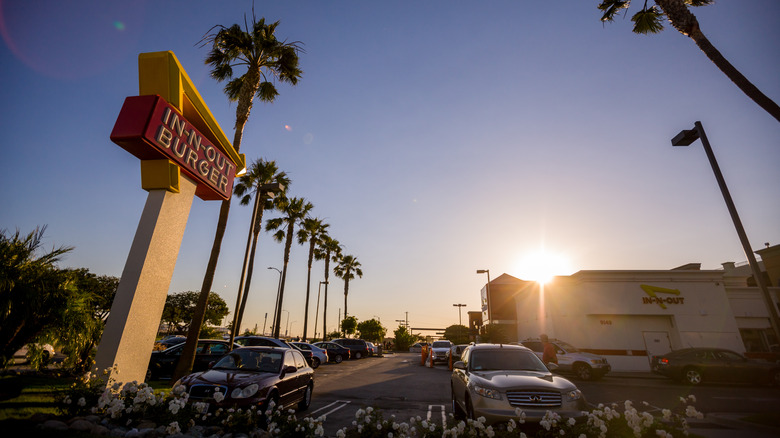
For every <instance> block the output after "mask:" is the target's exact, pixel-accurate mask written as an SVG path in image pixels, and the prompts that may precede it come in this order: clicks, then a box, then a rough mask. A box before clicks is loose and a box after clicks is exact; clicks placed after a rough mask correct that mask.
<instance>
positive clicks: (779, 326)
mask: <svg viewBox="0 0 780 438" xmlns="http://www.w3.org/2000/svg"><path fill="white" fill-rule="evenodd" d="M697 139H700V140H701V144H702V146H703V147H704V152H705V153H706V154H707V159H708V160H709V161H710V166H712V171H713V172H714V173H715V179H716V180H717V181H718V187H720V192H721V194H722V195H723V200H725V201H726V207H728V210H729V214H730V215H731V220H732V221H733V222H734V227H735V228H736V229H737V235H738V236H739V241H740V242H741V243H742V250H743V251H744V252H745V256H746V257H747V259H748V264H750V270H751V271H752V273H753V278H755V279H756V283H757V284H758V287H759V288H760V289H761V295H762V297H763V299H764V305H766V307H767V310H768V312H769V322H770V324H771V326H772V330H774V332H775V337H776V339H780V322H778V316H777V308H776V307H775V304H774V301H773V300H772V296H771V295H770V294H769V288H768V287H767V284H766V281H765V280H764V276H763V275H762V274H761V269H760V268H759V266H758V262H757V261H756V256H755V255H754V254H753V250H752V249H751V248H750V241H749V240H748V238H747V234H746V233H745V228H744V227H743V226H742V221H741V220H740V219H739V215H738V214H737V208H736V207H735V206H734V201H733V200H732V199H731V194H730V193H729V189H728V187H726V180H725V179H724V178H723V174H722V173H721V171H720V166H718V162H717V161H716V160H715V153H713V152H712V147H711V146H710V142H709V140H707V134H706V133H705V132H704V126H702V124H701V122H698V121H697V122H696V123H695V124H694V127H693V129H685V130H682V131H680V133H679V134H677V135H676V136H675V137H674V138H673V139H672V146H688V145H690V144H691V143H693V142H694V141H696V140H697Z"/></svg>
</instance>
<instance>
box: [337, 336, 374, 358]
mask: <svg viewBox="0 0 780 438" xmlns="http://www.w3.org/2000/svg"><path fill="white" fill-rule="evenodd" d="M333 342H335V343H337V344H339V345H341V346H342V347H345V348H348V349H349V357H350V359H362V358H364V357H366V356H368V344H366V341H364V340H362V339H354V338H340V339H334V340H333Z"/></svg>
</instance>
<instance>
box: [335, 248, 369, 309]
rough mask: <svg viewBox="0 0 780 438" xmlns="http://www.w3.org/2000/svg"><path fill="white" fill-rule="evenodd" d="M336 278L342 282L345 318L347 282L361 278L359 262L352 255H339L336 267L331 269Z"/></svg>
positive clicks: (361, 272) (347, 292)
mask: <svg viewBox="0 0 780 438" xmlns="http://www.w3.org/2000/svg"><path fill="white" fill-rule="evenodd" d="M333 273H334V274H336V277H339V278H341V279H342V280H344V316H347V315H348V313H347V295H348V294H349V281H350V280H352V279H354V278H355V276H356V275H357V276H358V277H361V278H362V277H363V271H362V270H361V269H360V262H359V261H358V260H357V257H355V256H353V255H341V254H340V255H339V257H338V260H337V264H336V267H335V268H333Z"/></svg>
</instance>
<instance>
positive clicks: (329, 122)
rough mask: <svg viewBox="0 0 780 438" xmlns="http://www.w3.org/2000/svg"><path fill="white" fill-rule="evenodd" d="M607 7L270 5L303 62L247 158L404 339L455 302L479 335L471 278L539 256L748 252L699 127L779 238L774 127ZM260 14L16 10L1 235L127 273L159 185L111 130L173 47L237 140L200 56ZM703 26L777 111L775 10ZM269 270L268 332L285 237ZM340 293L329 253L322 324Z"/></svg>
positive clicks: (220, 273)
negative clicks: (305, 208)
mask: <svg viewBox="0 0 780 438" xmlns="http://www.w3.org/2000/svg"><path fill="white" fill-rule="evenodd" d="M598 3H599V2H598V1H597V0H591V1H582V0H580V1H564V2H544V5H543V6H541V4H540V3H527V2H518V1H507V0H495V1H490V2H477V1H439V0H432V1H426V2H418V1H396V2H364V1H333V2H330V1H319V0H318V1H305V0H301V1H260V0H256V1H255V2H254V10H255V14H256V16H257V17H258V18H260V17H265V18H266V20H267V21H277V20H278V21H280V24H279V26H278V28H277V35H278V37H279V38H280V39H283V40H287V41H289V42H292V41H298V42H300V43H301V46H302V48H303V53H301V54H300V66H301V68H302V70H303V72H304V74H303V77H302V78H301V80H300V81H299V83H298V85H297V86H294V87H292V86H289V85H287V84H282V85H279V87H278V88H279V93H280V94H279V96H278V97H277V99H276V101H275V102H273V103H270V104H264V103H261V102H256V103H255V105H254V108H253V109H252V113H251V115H250V119H249V122H248V123H247V125H246V128H245V130H244V137H243V140H242V145H241V152H242V153H244V154H246V156H247V160H248V161H253V160H255V159H257V158H260V157H262V158H264V159H266V160H275V161H276V162H277V165H278V166H279V168H280V169H281V170H283V171H285V172H286V173H287V174H288V175H289V177H290V178H291V180H292V183H291V184H290V186H289V188H288V193H289V194H290V195H291V196H298V197H303V198H305V199H307V200H308V201H310V202H311V203H312V204H313V205H314V209H313V210H312V216H313V217H317V218H321V219H323V220H324V221H325V222H326V223H328V224H330V228H329V231H330V234H331V236H332V237H334V238H336V239H337V240H339V241H340V242H341V244H342V245H343V250H344V252H345V253H346V254H351V255H354V256H355V257H357V259H358V261H359V262H360V263H361V265H362V271H363V277H362V278H356V279H354V280H352V281H351V282H350V284H349V296H348V299H349V302H348V309H349V313H350V314H351V315H354V316H356V317H357V318H358V320H359V321H363V320H368V319H371V318H377V319H379V320H380V321H381V322H382V324H383V325H384V326H385V327H387V328H388V329H389V332H392V330H393V329H395V328H396V327H397V326H398V322H397V321H398V320H404V319H406V318H408V321H409V323H410V325H411V326H412V327H431V328H444V327H447V326H449V325H452V324H457V323H458V322H459V319H458V318H459V310H461V309H460V308H458V307H454V306H453V304H456V303H457V304H466V307H464V308H462V317H463V318H464V321H467V315H466V312H467V311H476V310H480V307H479V306H480V300H479V296H480V294H479V292H480V289H481V288H482V287H483V286H484V284H485V282H486V276H485V275H484V274H476V270H477V269H489V270H490V275H491V278H496V277H498V276H499V275H501V274H503V273H506V274H509V275H513V276H515V277H518V278H521V279H532V278H533V276H534V274H535V270H534V268H535V267H536V270H538V269H539V268H538V265H540V261H542V260H546V256H544V254H546V255H547V256H549V257H551V258H553V259H554V260H558V262H556V263H555V264H554V265H551V266H550V267H551V268H552V269H553V273H554V274H557V275H570V274H572V273H574V272H576V271H580V270H658V269H661V270H664V269H670V268H673V267H676V266H680V265H683V264H686V263H692V262H695V263H701V264H702V269H719V268H720V267H721V263H724V262H729V261H734V262H743V261H745V260H746V257H745V255H744V252H743V250H742V246H741V244H740V242H739V239H738V237H737V234H736V232H735V229H734V225H733V222H732V221H731V218H730V216H729V214H728V210H727V208H726V205H725V203H724V201H723V197H722V195H721V193H720V190H719V189H718V186H717V183H716V180H715V177H714V175H713V173H712V169H711V167H710V165H709V163H708V161H707V158H706V156H705V154H704V151H703V149H702V147H701V143H700V142H695V143H694V144H692V145H691V146H690V147H687V148H682V147H672V146H671V143H670V139H671V138H672V137H674V136H675V135H676V134H677V133H678V132H680V131H681V130H683V129H691V128H692V127H693V125H694V122H696V121H697V120H698V121H701V122H702V124H703V126H704V128H705V130H706V133H707V137H708V138H709V140H710V143H711V144H712V147H713V149H714V151H715V155H716V157H717V159H718V162H719V164H720V167H721V170H722V172H723V175H724V177H725V179H726V182H727V184H728V188H729V190H730V192H731V195H732V197H733V199H734V202H735V204H736V207H737V209H738V211H739V214H740V217H741V220H742V223H743V225H744V227H745V230H746V232H747V235H748V237H749V239H750V243H751V245H752V247H753V248H754V249H760V248H763V247H764V245H765V243H770V244H772V245H775V244H778V243H780V220H779V219H778V218H780V196H778V188H780V172H779V171H778V170H780V167H778V165H780V123H778V122H777V121H776V120H775V119H774V118H772V117H771V116H769V115H768V114H767V113H766V112H765V111H764V110H762V109H761V108H760V107H758V105H756V104H755V103H753V101H751V100H750V99H749V98H747V97H746V96H745V95H744V94H743V93H742V92H741V91H740V90H739V89H738V88H737V87H736V86H735V85H734V84H733V83H731V82H730V81H729V80H728V79H727V78H726V77H725V75H723V74H722V73H721V72H720V71H719V70H718V69H717V68H716V67H715V65H714V64H712V62H710V61H709V60H708V59H707V58H706V56H705V55H704V54H703V53H702V52H701V51H700V50H699V49H698V48H697V47H696V45H695V44H694V43H693V41H692V40H690V39H689V38H687V37H685V36H683V35H681V34H680V33H678V32H677V31H675V30H674V29H673V28H671V27H670V26H666V29H665V30H664V31H663V32H662V33H660V34H656V35H649V36H643V35H635V34H633V33H632V32H631V21H630V17H631V15H632V14H633V13H634V12H636V11H637V10H638V9H637V8H639V7H641V2H634V3H635V4H634V5H633V6H632V7H631V9H629V11H628V15H627V16H625V17H623V16H621V17H618V19H617V20H616V21H615V22H614V23H606V24H605V23H602V22H600V16H601V15H600V11H598V9H597V7H596V6H597V4H598ZM252 7H253V2H252V1H248V0H242V1H230V2H224V1H206V0H197V1H184V0H168V1H165V2H152V1H133V2H106V1H73V2H61V1H57V0H37V1H27V0H0V31H1V33H2V44H0V93H1V94H0V115H1V116H2V118H1V119H0V120H1V121H0V124H1V125H0V126H2V133H3V139H2V143H0V144H2V146H0V150H1V151H2V159H0V187H2V188H3V190H2V193H1V194H0V229H3V230H6V233H13V232H15V231H16V230H19V231H20V232H22V233H23V234H27V233H29V232H31V231H33V230H34V229H35V228H36V227H38V226H44V225H45V226H47V229H46V233H45V235H44V243H45V245H44V247H45V248H46V249H50V248H52V247H59V246H62V245H64V246H72V247H74V249H73V250H72V251H71V252H70V253H69V254H68V255H67V256H66V257H65V258H64V259H63V260H62V262H61V263H60V266H61V267H72V268H88V269H89V270H90V272H92V273H95V274H97V275H113V276H117V277H119V276H121V274H122V269H123V267H124V264H125V261H126V258H127V254H128V251H129V249H130V245H131V243H132V240H133V236H134V234H135V231H136V227H137V226H138V221H139V219H140V216H141V212H142V209H143V206H144V204H145V202H146V198H147V192H145V191H144V190H143V189H142V188H141V184H140V165H139V163H138V160H137V159H136V158H135V157H133V156H132V155H130V154H129V153H128V152H126V151H125V150H123V149H122V148H120V147H119V146H117V145H115V144H114V143H112V142H111V141H110V139H109V134H110V132H111V129H112V128H113V125H114V122H115V121H116V117H117V116H118V114H119V109H120V108H121V106H122V103H123V101H124V99H125V97H127V96H134V95H138V54H139V53H145V52H157V51H165V50H170V51H173V52H174V53H175V55H176V56H177V58H178V59H179V62H180V63H181V64H182V66H183V67H184V69H185V70H186V71H187V73H188V75H189V77H190V78H191V79H192V81H193V83H194V84H195V86H196V87H197V89H198V91H199V92H200V94H201V95H202V96H203V99H204V100H205V102H206V104H207V105H208V106H209V108H210V110H211V112H212V113H213V114H214V116H215V118H216V119H217V121H218V122H219V123H220V125H221V127H222V129H223V131H224V132H225V133H226V134H227V137H228V138H231V139H232V137H233V125H234V122H235V110H236V107H235V104H234V103H231V102H229V101H228V100H227V98H226V97H225V95H224V93H223V86H224V84H221V83H218V82H216V81H215V80H213V79H211V78H210V76H209V69H208V66H206V65H205V64H204V58H205V56H206V54H207V51H208V48H207V47H202V45H201V44H199V42H200V41H201V40H202V38H203V36H204V35H205V34H207V33H208V32H209V30H210V29H211V28H212V26H214V25H218V24H219V25H225V26H230V25H232V24H234V23H240V24H243V23H244V20H245V16H246V17H248V18H249V19H251V12H252ZM694 13H695V14H696V16H697V17H698V19H699V23H700V26H701V29H702V31H703V32H704V34H705V35H706V36H707V37H708V38H709V39H710V41H711V42H712V43H713V44H714V45H715V47H717V48H718V50H720V51H721V53H722V54H723V55H724V56H725V57H726V58H727V59H728V60H729V61H730V62H731V63H732V64H733V65H734V66H736V67H737V68H738V69H739V70H740V71H741V72H742V73H743V74H744V75H745V76H746V77H747V78H748V79H749V80H751V81H752V82H753V83H754V84H755V85H756V86H757V87H758V88H759V89H761V90H762V91H763V92H764V93H765V94H766V95H768V96H769V97H770V98H772V99H773V100H774V101H775V102H779V101H780V27H778V26H777V21H778V18H780V2H777V1H775V0H720V1H719V2H718V3H716V4H715V5H712V6H707V7H702V8H696V9H695V10H694ZM219 204H220V203H219V202H218V201H208V202H207V201H202V200H200V199H198V198H196V199H195V200H194V201H193V204H192V208H191V212H190V217H189V220H188V223H187V228H186V230H185V234H184V238H183V241H182V245H181V248H180V252H179V257H178V260H177V264H176V269H175V271H174V274H173V278H172V281H171V287H170V290H169V293H178V292H184V291H191V290H192V291H194V290H198V289H199V288H200V286H201V283H202V281H203V273H204V271H205V268H206V264H207V262H208V256H209V251H210V249H211V244H212V241H213V236H214V230H215V227H216V222H217V218H218V215H219ZM250 214H251V213H250V211H249V208H248V207H244V206H240V205H239V204H238V201H237V200H235V198H234V201H233V206H232V208H231V213H230V219H229V221H228V226H227V232H226V234H225V238H224V241H223V245H222V253H221V256H220V259H219V264H218V267H217V272H216V276H215V280H214V285H213V288H212V289H213V290H214V291H215V292H217V293H218V294H219V295H220V296H221V297H222V298H223V299H225V301H226V302H227V303H228V304H229V306H230V307H231V309H232V308H233V307H234V303H235V298H236V291H237V289H238V282H239V277H240V273H241V264H242V259H243V253H244V247H245V244H246V236H247V230H248V227H249V220H250ZM266 217H271V216H270V215H267V216H266ZM306 256H307V248H306V247H303V246H298V245H295V246H293V248H292V253H291V259H290V263H289V265H288V275H287V284H286V287H285V293H284V296H285V299H284V309H285V311H286V313H283V319H282V324H283V325H284V326H283V328H284V329H285V330H287V331H288V334H290V335H300V334H301V331H302V328H303V323H304V299H305V295H306V274H307V266H306ZM256 257H257V259H256V262H255V265H256V267H257V269H256V270H255V273H254V277H253V281H252V289H251V291H250V295H249V298H248V304H247V314H246V315H245V317H244V324H243V327H248V328H253V326H254V325H255V324H257V326H258V330H260V331H262V328H263V326H264V320H265V315H266V313H267V315H268V321H269V322H267V323H265V325H266V326H267V327H270V324H271V323H270V320H271V318H272V315H273V304H274V301H275V297H276V289H277V284H278V279H279V274H278V273H277V272H276V271H274V270H270V269H266V268H267V267H275V268H278V269H281V268H282V263H283V246H282V245H281V244H278V243H276V242H274V241H273V239H272V238H271V236H270V235H269V234H266V233H262V234H261V236H260V241H259V248H258V252H257V256H256ZM564 262H565V263H564ZM542 265H543V264H542ZM323 280H324V265H323V263H322V262H316V263H315V264H314V266H313V270H312V285H311V290H312V292H311V293H312V296H311V305H310V311H309V327H310V328H309V336H311V335H312V333H311V332H312V328H311V327H312V326H313V324H314V312H315V305H316V302H317V293H318V288H317V286H318V284H319V282H320V281H323ZM328 291H329V292H328V295H329V296H328V315H327V320H328V330H329V331H330V330H332V329H335V324H336V321H337V317H338V316H339V314H340V312H343V307H344V304H343V303H344V294H343V291H344V283H343V281H342V280H340V279H337V278H335V277H334V276H331V283H330V285H329V289H328ZM323 292H324V288H323ZM323 295H324V293H323ZM322 300H324V296H323V297H321V301H322ZM321 309H322V303H320V310H321ZM320 313H321V312H320ZM231 316H232V315H231ZM321 318H322V315H319V316H318V319H319V320H318V334H319V331H321V329H320V327H321V324H322V322H321V321H322V319H321ZM268 330H269V328H266V331H268Z"/></svg>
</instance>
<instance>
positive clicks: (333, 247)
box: [314, 234, 341, 341]
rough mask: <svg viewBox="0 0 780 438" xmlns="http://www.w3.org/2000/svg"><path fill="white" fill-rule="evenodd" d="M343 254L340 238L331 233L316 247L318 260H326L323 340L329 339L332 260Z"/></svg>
mask: <svg viewBox="0 0 780 438" xmlns="http://www.w3.org/2000/svg"><path fill="white" fill-rule="evenodd" d="M340 256H341V244H340V243H339V241H338V240H336V239H334V238H332V237H330V236H329V235H327V234H326V235H324V236H322V242H321V243H320V245H319V246H318V247H316V248H315V249H314V257H315V258H316V259H317V260H325V297H324V300H323V305H322V340H323V341H325V340H327V336H328V331H327V321H326V316H327V315H328V283H329V281H328V278H329V277H330V262H331V260H332V261H334V262H335V261H337V260H338V258H339V257H340Z"/></svg>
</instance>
